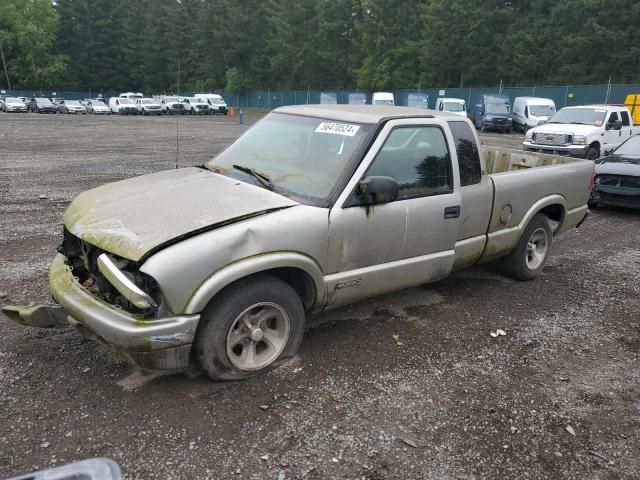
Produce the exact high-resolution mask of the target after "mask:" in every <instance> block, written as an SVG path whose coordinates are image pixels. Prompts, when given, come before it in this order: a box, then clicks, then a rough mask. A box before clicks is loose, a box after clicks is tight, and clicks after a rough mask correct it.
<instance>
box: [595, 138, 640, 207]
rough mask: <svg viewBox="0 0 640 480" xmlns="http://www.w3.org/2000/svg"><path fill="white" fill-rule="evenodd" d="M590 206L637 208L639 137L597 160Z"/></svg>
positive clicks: (638, 204)
mask: <svg viewBox="0 0 640 480" xmlns="http://www.w3.org/2000/svg"><path fill="white" fill-rule="evenodd" d="M589 205H590V206H593V207H596V206H598V205H611V206H616V207H628V208H638V209H640V135H634V136H633V137H631V138H629V139H628V140H627V141H626V142H624V143H623V144H622V145H620V146H619V147H618V148H616V149H615V150H614V151H613V152H611V153H610V154H609V155H607V156H606V157H604V158H601V159H600V160H596V169H595V173H594V176H593V185H592V187H591V198H590V199H589Z"/></svg>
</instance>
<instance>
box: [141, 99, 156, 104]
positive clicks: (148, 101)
mask: <svg viewBox="0 0 640 480" xmlns="http://www.w3.org/2000/svg"><path fill="white" fill-rule="evenodd" d="M142 103H144V104H145V105H149V104H150V103H156V101H155V100H152V99H150V98H145V99H143V100H142Z"/></svg>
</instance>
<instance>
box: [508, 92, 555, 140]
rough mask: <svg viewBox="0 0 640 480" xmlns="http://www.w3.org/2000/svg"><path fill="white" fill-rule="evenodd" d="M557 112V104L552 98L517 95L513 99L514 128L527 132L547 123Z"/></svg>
mask: <svg viewBox="0 0 640 480" xmlns="http://www.w3.org/2000/svg"><path fill="white" fill-rule="evenodd" d="M555 113H556V104H555V103H554V102H553V100H551V99H550V98H538V97H516V99H515V100H514V101H513V109H512V115H513V129H514V130H516V131H518V130H522V131H523V132H526V131H527V130H529V129H530V128H533V127H537V126H538V125H542V124H544V123H547V122H548V121H549V119H550V118H551V117H553V116H554V115H555Z"/></svg>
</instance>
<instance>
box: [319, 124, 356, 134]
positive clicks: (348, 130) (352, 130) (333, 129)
mask: <svg viewBox="0 0 640 480" xmlns="http://www.w3.org/2000/svg"><path fill="white" fill-rule="evenodd" d="M358 130H360V125H351V124H348V123H332V122H322V123H321V124H320V125H318V128H316V133H331V134H333V135H344V136H345V137H353V136H355V134H356V133H358Z"/></svg>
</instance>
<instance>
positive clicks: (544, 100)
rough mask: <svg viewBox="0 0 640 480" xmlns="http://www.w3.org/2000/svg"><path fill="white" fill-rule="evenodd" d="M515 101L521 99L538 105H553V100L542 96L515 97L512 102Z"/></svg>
mask: <svg viewBox="0 0 640 480" xmlns="http://www.w3.org/2000/svg"><path fill="white" fill-rule="evenodd" d="M516 101H521V102H525V103H529V104H532V103H536V104H538V105H555V102H554V101H553V100H551V99H550V98H543V97H516V98H515V99H514V103H515V102H516Z"/></svg>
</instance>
